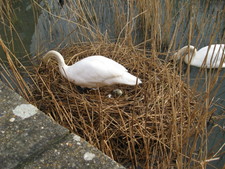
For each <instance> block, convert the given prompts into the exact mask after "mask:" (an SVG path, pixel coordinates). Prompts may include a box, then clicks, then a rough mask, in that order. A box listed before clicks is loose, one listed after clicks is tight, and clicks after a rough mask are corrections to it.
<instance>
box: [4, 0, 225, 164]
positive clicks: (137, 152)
mask: <svg viewBox="0 0 225 169" xmlns="http://www.w3.org/2000/svg"><path fill="white" fill-rule="evenodd" d="M4 2H6V1H4ZM32 2H33V4H34V5H33V7H34V9H42V10H45V12H47V13H48V15H50V16H52V17H53V18H56V22H55V24H57V21H58V20H60V19H61V20H64V21H68V23H73V24H76V26H77V28H76V29H75V31H76V32H79V33H78V35H77V39H78V40H77V42H80V43H77V44H74V45H72V46H71V47H66V48H65V49H63V50H62V51H61V53H62V54H63V55H64V56H65V59H66V63H68V64H73V63H74V62H76V61H78V60H80V59H81V58H84V57H86V56H90V55H94V54H101V55H105V56H107V57H109V58H112V59H114V60H115V61H117V62H119V63H120V64H123V65H124V66H125V67H126V68H127V69H128V70H129V72H131V73H132V74H134V75H136V76H138V77H139V78H141V80H142V81H143V84H142V85H140V86H123V85H115V86H110V87H103V88H100V89H99V90H87V91H85V92H81V91H80V89H79V88H77V87H76V86H75V85H74V84H72V83H70V82H68V81H67V80H66V79H65V78H63V77H62V76H61V75H60V74H59V71H58V67H57V63H56V62H50V63H48V65H42V64H41V65H40V66H39V67H35V68H33V67H32V66H33V65H32V63H30V64H31V67H32V69H35V70H32V71H30V67H29V68H28V67H24V66H23V64H22V63H20V61H19V60H18V59H17V58H16V56H15V54H13V52H11V51H14V44H13V42H14V41H13V38H14V37H13V36H12V35H13V33H12V32H14V31H15V32H16V29H15V28H14V25H13V23H12V18H11V17H10V15H6V14H5V13H2V16H3V15H5V16H7V17H5V18H1V21H2V22H3V23H7V24H8V25H9V26H8V27H7V26H6V27H5V28H4V29H5V32H6V31H8V30H6V28H8V29H9V32H10V36H9V37H7V38H6V42H7V44H8V45H5V44H4V42H3V41H0V45H1V46H2V47H3V50H4V52H5V53H6V60H7V65H8V66H6V65H5V64H4V63H2V61H1V63H0V66H1V69H2V70H3V71H4V72H6V74H7V76H8V77H6V78H4V79H5V80H6V81H7V80H8V78H11V81H12V82H13V83H12V82H9V81H7V83H8V84H9V85H11V87H12V88H14V89H15V88H16V89H15V90H17V91H18V92H19V93H20V94H21V95H22V96H23V97H24V98H26V99H27V100H28V101H29V102H31V103H33V104H34V105H37V107H38V108H39V109H41V110H43V111H44V112H45V113H46V114H48V115H49V116H50V117H51V118H52V119H54V120H56V121H57V122H58V123H59V124H61V125H63V126H65V127H67V128H68V129H69V130H71V131H72V132H74V133H76V134H78V135H80V136H81V137H83V138H84V139H86V140H87V141H88V142H89V143H91V144H93V145H94V146H96V147H97V148H99V149H100V150H101V151H103V152H104V153H105V154H107V155H108V156H110V157H111V158H113V159H115V160H116V161H117V162H119V163H121V164H123V165H124V166H126V167H128V168H135V167H137V166H141V167H143V168H172V167H174V168H195V167H196V168H204V167H206V164H207V163H208V162H210V161H212V160H216V159H218V156H220V155H221V154H223V152H221V150H222V148H223V146H224V145H222V147H221V148H218V149H217V150H218V151H216V153H214V154H210V155H209V154H208V152H207V151H208V150H207V139H208V137H209V135H210V132H211V131H209V132H208V131H207V130H206V125H207V122H208V119H209V118H210V116H211V115H212V114H213V113H214V112H215V109H210V107H211V106H212V104H213V97H214V96H215V95H216V91H217V89H218V88H217V89H216V90H215V92H213V94H211V92H212V90H213V88H214V87H215V85H216V81H217V78H218V77H219V72H220V70H221V69H219V70H218V72H216V73H215V76H210V77H208V79H209V82H208V84H206V85H207V86H208V88H207V89H206V91H203V92H202V93H199V92H197V91H196V90H197V83H196V85H194V86H193V87H192V88H191V87H190V85H189V82H190V66H188V68H187V71H186V72H187V73H186V74H185V75H184V74H183V65H182V64H180V65H178V68H177V66H176V65H173V64H171V63H168V62H165V61H164V60H160V59H159V58H158V56H159V55H162V56H164V57H167V56H168V55H170V51H173V50H174V48H175V47H176V46H177V45H178V46H180V45H181V44H182V41H185V44H191V42H192V41H193V38H194V31H195V29H199V30H200V31H199V32H200V33H198V36H197V37H195V40H194V42H195V44H194V45H195V46H197V47H198V44H199V43H201V42H202V41H203V37H204V34H201V31H204V28H205V25H210V23H211V22H210V19H209V18H210V17H211V16H208V15H207V12H206V9H205V10H204V13H203V16H202V17H203V18H206V19H202V21H201V23H196V22H197V17H196V7H197V6H199V5H200V4H199V3H200V1H199V2H197V1H195V3H194V1H191V2H192V3H190V2H185V3H181V5H180V6H179V7H178V5H177V3H176V1H174V0H165V2H164V4H163V2H162V1H157V0H152V1H147V0H143V1H138V2H137V3H136V2H135V1H134V0H129V1H127V2H123V1H121V2H119V1H117V0H115V1H112V4H113V9H114V12H115V16H113V20H114V23H115V24H114V25H113V26H114V27H113V28H112V29H113V30H114V33H115V37H116V38H115V39H113V40H111V39H110V38H109V37H108V34H107V32H105V34H104V35H103V34H102V32H101V31H100V27H99V23H100V22H103V21H104V20H101V13H100V12H99V11H101V10H98V8H96V6H95V5H93V4H94V1H93V2H92V1H85V2H84V1H80V0H77V6H76V7H75V6H74V7H73V6H68V10H69V11H70V12H71V11H72V12H71V13H73V14H74V17H76V18H77V20H76V21H70V20H69V19H70V18H67V17H65V18H64V16H56V15H55V14H54V13H53V12H52V11H51V9H50V7H48V6H47V5H46V6H47V7H46V8H45V7H42V6H40V5H39V3H38V2H37V1H35V0H33V1H32ZM96 2H97V1H96ZM92 3H93V4H92ZM46 4H47V2H46ZM92 5H93V6H92ZM126 5H127V8H124V6H126ZM0 6H1V2H0ZM176 6H177V8H179V10H177V11H176V10H174V8H176ZM208 6H210V1H209V0H207V2H206V8H207V7H208ZM99 8H100V7H99ZM174 12H176V13H175V14H174ZM224 12H225V11H224V10H223V11H221V12H220V13H218V16H217V20H216V22H214V24H213V30H214V31H212V33H211V35H210V42H209V43H212V42H213V41H214V40H215V38H216V32H219V30H218V29H219V28H220V27H219V26H217V25H219V24H220V23H221V20H222V18H224V17H223V16H224ZM37 13H38V12H37ZM185 15H188V17H189V18H188V19H187V20H186V19H185ZM189 15H190V16H189ZM71 18H73V17H71ZM162 18H164V19H162ZM174 20H176V23H175V27H173V24H172V21H174ZM139 23H140V24H139ZM138 24H139V25H138ZM53 25H54V24H53ZM137 25H138V26H137ZM183 25H185V26H183ZM52 28H53V27H51V25H50V27H49V33H51V30H52ZM140 29H141V32H142V33H143V34H142V36H143V37H141V38H140V39H139V41H141V43H140V44H138V45H137V46H135V45H134V44H135V43H136V40H137V39H138V36H139V35H140V34H139V33H138V32H140ZM109 31H111V32H113V31H112V30H110V29H109ZM16 34H17V32H16ZM180 34H182V35H183V36H182V37H181V38H180V39H179V38H177V37H178V36H179V35H180ZM17 35H18V34H17ZM69 35H70V34H69ZM69 35H68V36H69ZM171 35H172V36H171ZM51 36H52V35H51ZM18 37H19V35H18ZM170 37H172V38H171V39H170ZM185 37H188V38H186V39H185ZM223 37H224V35H223ZM67 38H68V37H65V39H63V41H64V40H66V39H67ZM176 39H179V41H178V42H177V41H176ZM84 40H87V41H92V43H83V41H84ZM94 41H95V42H96V43H94ZM112 41H115V42H116V43H111V42H112ZM21 42H22V41H21ZM97 42H98V43H97ZM196 44H197V45H196ZM7 46H9V47H8V48H7ZM9 48H10V49H9ZM149 48H150V50H148V49H149ZM165 50H166V51H167V52H166V53H162V51H165ZM41 52H42V51H41ZM25 53H26V54H27V51H25ZM146 55H150V56H151V57H150V58H147V57H146ZM29 61H30V60H29ZM7 69H10V71H8V70H7ZM21 69H22V70H23V71H25V72H26V74H28V75H29V76H30V80H31V81H32V86H30V84H28V83H27V82H26V81H25V80H24V78H23V75H22V74H21V73H20V71H21ZM177 69H178V70H179V71H177ZM177 72H179V73H177ZM205 72H206V71H204V70H203V71H200V73H199V77H202V74H205ZM2 75H3V74H2ZM12 75H13V76H12ZM183 76H186V77H187V78H186V79H187V80H186V81H187V82H188V83H185V82H184V81H183ZM223 78H224V77H223ZM116 88H119V89H121V90H122V91H123V95H122V96H119V97H117V96H113V97H111V98H109V97H108V96H109V94H112V92H113V90H114V89H116ZM219 106H221V107H224V106H223V105H219ZM213 118H214V119H215V118H216V117H213ZM218 118H224V116H223V115H221V117H218ZM220 127H221V126H220Z"/></svg>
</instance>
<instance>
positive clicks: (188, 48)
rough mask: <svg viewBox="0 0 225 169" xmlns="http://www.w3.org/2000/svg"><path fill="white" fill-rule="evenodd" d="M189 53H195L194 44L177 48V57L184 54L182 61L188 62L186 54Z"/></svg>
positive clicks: (192, 54)
mask: <svg viewBox="0 0 225 169" xmlns="http://www.w3.org/2000/svg"><path fill="white" fill-rule="evenodd" d="M189 53H190V56H193V57H194V56H195V54H196V49H195V47H194V46H191V45H190V46H184V47H183V48H181V49H180V50H178V52H177V53H176V56H177V59H180V58H181V56H184V61H185V62H186V63H188V62H189V61H188V60H189V59H188V58H189V57H188V54H189Z"/></svg>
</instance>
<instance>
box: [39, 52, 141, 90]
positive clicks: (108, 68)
mask: <svg viewBox="0 0 225 169" xmlns="http://www.w3.org/2000/svg"><path fill="white" fill-rule="evenodd" d="M50 57H54V58H56V59H57V62H58V65H59V70H60V73H61V74H62V75H63V76H64V77H65V78H67V79H68V80H69V81H71V82H73V83H75V84H76V85H78V86H81V87H87V88H97V87H102V86H107V85H113V84H125V85H136V84H140V83H142V82H141V80H140V79H139V78H137V77H135V76H133V75H131V74H130V73H128V71H127V69H126V68H125V67H124V66H122V65H121V64H119V63H117V62H115V61H113V60H112V59H109V58H106V57H104V56H99V55H96V56H89V57H86V58H84V59H82V60H80V61H78V62H76V63H74V64H73V65H71V66H68V65H66V64H65V61H64V58H63V56H62V55H61V54H60V53H59V52H57V51H54V50H51V51H49V52H48V53H47V54H46V55H45V56H44V57H43V61H44V62H46V61H48V59H49V58H50Z"/></svg>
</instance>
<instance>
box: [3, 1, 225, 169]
mask: <svg viewBox="0 0 225 169" xmlns="http://www.w3.org/2000/svg"><path fill="white" fill-rule="evenodd" d="M161 2H164V0H161ZM184 2H187V1H185V0H183V1H179V0H178V1H176V3H175V9H176V10H177V11H175V12H174V17H173V19H174V20H173V21H171V22H174V23H173V26H172V28H171V32H170V33H168V34H170V39H171V38H172V35H173V34H172V32H173V31H174V29H175V25H176V21H177V20H176V19H178V20H179V16H181V15H184V16H186V19H184V20H183V21H182V24H181V25H180V26H179V27H178V28H177V30H178V36H176V37H175V39H176V45H175V49H177V48H178V47H182V46H185V45H187V44H188V34H189V31H188V30H189V28H190V21H191V23H192V27H193V28H194V29H193V30H194V32H193V37H192V40H191V42H190V43H191V44H193V45H195V46H196V47H197V48H198V49H199V48H201V47H203V46H206V45H208V44H209V43H211V42H213V43H225V42H224V30H225V20H224V18H225V16H224V12H222V11H223V10H224V7H225V1H219V0H218V1H211V3H210V5H209V6H205V1H204V0H202V1H200V7H201V8H199V4H198V5H196V4H192V6H191V9H192V10H193V11H192V13H191V12H190V11H188V10H187V9H185V7H187V6H184V9H183V8H181V7H182V3H184ZM194 2H195V3H197V2H198V1H194ZM33 3H34V4H33V5H31V1H27V0H21V1H18V3H15V4H14V5H15V6H14V12H15V14H16V18H15V19H14V20H13V26H15V28H13V29H15V30H14V31H13V32H12V34H11V32H9V31H8V29H7V26H1V27H0V35H1V37H2V38H3V39H4V40H7V41H8V42H9V44H11V43H12V40H13V42H14V44H16V45H14V46H13V45H12V44H11V45H10V46H11V48H12V51H14V53H15V54H16V55H17V56H18V57H22V56H24V55H25V54H27V53H31V54H32V55H33V56H35V55H36V54H42V53H44V52H46V51H47V50H50V49H55V48H56V49H57V48H62V47H65V46H66V45H67V44H71V43H75V42H83V41H94V40H97V37H95V36H94V34H96V33H99V34H104V35H106V34H107V35H108V36H109V37H110V38H115V37H117V36H118V35H119V34H120V32H118V30H117V29H118V28H117V27H116V24H115V13H116V12H117V13H120V12H122V11H123V12H125V13H126V12H127V11H128V8H127V5H126V2H124V1H122V0H121V1H120V0H118V2H117V3H118V4H119V5H118V4H117V6H119V7H120V8H119V11H116V10H115V8H114V6H115V3H114V1H113V0H108V1H104V0H93V1H92V3H91V2H87V3H84V4H82V5H85V8H86V9H87V10H86V13H85V12H84V11H81V9H80V8H79V5H80V4H77V3H76V1H75V0H74V1H72V0H71V1H65V4H64V5H63V7H62V6H61V5H60V4H59V3H58V1H57V0H54V1H53V0H47V1H43V2H40V3H36V2H35V1H33ZM99 4H101V5H99ZM90 6H91V7H92V8H90ZM34 9H35V10H37V11H38V12H37V11H36V12H35V14H34V13H33V11H34ZM205 9H206V10H205ZM181 10H184V12H183V13H182V12H180V11H181ZM94 11H95V12H94ZM82 12H83V13H82ZM135 12H137V11H135ZM178 12H180V13H179V14H178ZM81 13H82V15H85V16H86V20H82V16H80V15H81ZM87 13H89V14H88V15H87ZM36 17H37V19H35V18H36ZM164 17H165V14H164V11H162V18H163V19H162V24H163V22H164V20H165V18H164ZM35 20H36V23H35V22H34V21H35ZM202 22H204V23H203V24H202ZM138 23H139V22H138V21H137V19H136V20H134V22H133V23H132V28H133V29H134V30H135V31H136V34H135V39H136V41H137V42H140V41H142V40H143V36H141V35H143V33H142V32H141V31H142V29H140V27H139V26H138ZM78 24H79V25H78ZM95 24H98V25H99V29H96V27H93V25H95ZM123 24H124V25H123ZM125 24H126V23H122V24H121V25H122V27H123V26H125ZM5 30H6V34H5ZM16 32H17V33H16ZM214 32H216V35H215V36H212V35H213V33H214ZM21 42H23V45H22V43H21ZM0 56H3V57H5V56H4V53H3V52H2V51H1V50H0ZM190 71H191V74H190V76H191V77H190V79H191V81H190V83H191V84H192V83H193V81H194V80H195V79H196V77H197V74H198V72H199V68H195V67H191V70H190ZM224 73H225V71H224V70H222V71H221V72H220V78H219V79H218V81H217V84H218V85H221V87H220V90H219V91H218V93H217V96H216V97H215V98H214V101H216V102H217V105H218V106H217V108H218V111H217V112H216V114H218V115H222V114H224V113H223V111H224V110H223V108H221V106H220V105H225V100H224V99H225V92H224V91H225V80H224V79H223V76H224ZM207 76H208V71H206V73H205V74H203V75H202V76H201V77H200V78H201V80H200V84H199V90H203V91H205V88H204V86H205V82H206V79H207V78H206V77H207ZM214 121H215V120H214ZM215 123H218V124H220V126H222V127H225V120H217V121H215ZM210 127H212V123H210V124H209V128H210ZM224 130H225V129H224V128H222V129H221V128H219V127H215V128H214V130H213V132H212V134H211V136H210V139H209V140H208V141H209V142H208V146H209V150H211V148H213V147H214V146H218V147H221V146H222V145H223V144H224V142H225V132H224ZM215 142H216V143H217V145H215ZM218 147H217V149H216V150H218ZM221 152H225V147H223V149H222V150H221ZM214 153H215V152H214ZM224 161H225V154H224V155H223V157H222V158H221V159H220V160H217V161H215V162H212V164H213V165H215V166H217V167H218V168H222V167H223V164H224Z"/></svg>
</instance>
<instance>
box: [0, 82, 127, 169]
mask: <svg viewBox="0 0 225 169" xmlns="http://www.w3.org/2000/svg"><path fill="white" fill-rule="evenodd" d="M10 168H27V169H32V168H76V169H79V168H80V169H82V168H96V169H98V168H99V169H101V168H102V169H103V168H108V169H110V168H113V169H114V168H115V169H116V168H121V169H122V168H124V167H123V166H121V165H119V164H118V163H116V162H115V161H113V160H112V159H110V158H109V157H108V156H106V155H105V154H103V153H102V152H101V151H99V150H98V149H96V148H95V147H93V146H92V145H90V144H89V143H87V142H86V141H85V140H83V139H82V138H80V137H79V136H77V135H75V134H71V133H70V132H69V130H68V129H66V128H64V127H62V126H60V125H58V124H57V123H56V122H54V121H53V120H52V119H50V118H49V117H48V116H47V115H45V114H44V113H43V112H41V111H40V110H38V109H37V108H36V107H35V106H33V105H31V104H29V103H28V102H27V101H25V100H24V99H23V98H22V97H21V96H19V95H18V94H17V93H15V92H14V91H12V90H10V89H9V88H8V87H6V86H5V85H4V84H3V83H2V82H1V81H0V169H10Z"/></svg>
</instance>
